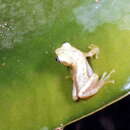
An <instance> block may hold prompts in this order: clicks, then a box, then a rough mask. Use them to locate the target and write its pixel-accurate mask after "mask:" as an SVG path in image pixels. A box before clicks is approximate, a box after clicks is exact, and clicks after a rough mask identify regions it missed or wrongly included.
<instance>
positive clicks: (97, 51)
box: [84, 44, 100, 59]
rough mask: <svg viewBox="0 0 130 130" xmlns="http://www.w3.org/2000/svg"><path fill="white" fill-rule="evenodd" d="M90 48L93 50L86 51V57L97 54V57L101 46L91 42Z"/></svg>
mask: <svg viewBox="0 0 130 130" xmlns="http://www.w3.org/2000/svg"><path fill="white" fill-rule="evenodd" d="M88 48H89V49H91V50H90V51H89V52H87V53H84V55H85V57H93V56H94V55H95V57H96V59H97V58H98V55H99V52H100V50H99V48H98V47H97V46H96V45H94V44H91V45H90V46H89V47H88Z"/></svg>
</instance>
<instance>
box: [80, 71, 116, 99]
mask: <svg viewBox="0 0 130 130" xmlns="http://www.w3.org/2000/svg"><path fill="white" fill-rule="evenodd" d="M113 72H115V70H112V71H111V72H110V73H107V72H104V73H103V75H102V77H101V78H100V79H98V77H97V78H95V79H94V80H93V81H92V80H91V84H90V87H88V89H86V90H84V91H80V93H79V95H78V96H79V98H81V99H85V98H88V97H90V96H93V95H95V94H96V93H97V92H98V91H99V90H100V88H102V87H103V86H104V84H106V83H114V82H115V81H114V80H109V78H110V76H111V74H112V73H113ZM95 76H96V75H95Z"/></svg>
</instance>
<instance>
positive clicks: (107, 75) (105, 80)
mask: <svg viewBox="0 0 130 130" xmlns="http://www.w3.org/2000/svg"><path fill="white" fill-rule="evenodd" d="M114 72H115V70H114V69H113V70H112V71H111V72H110V73H107V72H104V73H103V75H102V77H101V78H100V81H99V82H103V84H107V83H112V84H114V83H115V80H109V78H110V76H111V74H112V73H114Z"/></svg>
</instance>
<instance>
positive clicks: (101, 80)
mask: <svg viewBox="0 0 130 130" xmlns="http://www.w3.org/2000/svg"><path fill="white" fill-rule="evenodd" d="M88 48H89V49H90V50H89V51H88V52H83V51H80V50H79V49H77V48H76V47H74V46H72V45H71V44H70V43H68V42H65V43H63V44H62V45H61V47H60V48H57V49H56V50H55V54H56V61H57V62H59V63H61V64H63V65H65V66H67V67H70V68H71V75H72V80H73V85H72V99H73V100H74V101H78V100H80V99H87V98H89V97H91V96H94V95H95V94H96V93H98V92H99V90H100V89H101V88H102V87H103V86H104V85H105V84H106V83H115V81H114V80H110V79H109V78H110V77H111V74H112V73H113V72H115V70H114V69H112V71H110V72H109V73H108V72H104V73H103V74H102V76H99V75H98V74H97V73H95V72H94V70H93V69H92V67H91V66H90V63H89V62H88V59H90V58H92V57H95V58H96V59H98V56H99V52H100V49H99V48H98V47H97V46H96V45H94V44H90V45H89V47H88Z"/></svg>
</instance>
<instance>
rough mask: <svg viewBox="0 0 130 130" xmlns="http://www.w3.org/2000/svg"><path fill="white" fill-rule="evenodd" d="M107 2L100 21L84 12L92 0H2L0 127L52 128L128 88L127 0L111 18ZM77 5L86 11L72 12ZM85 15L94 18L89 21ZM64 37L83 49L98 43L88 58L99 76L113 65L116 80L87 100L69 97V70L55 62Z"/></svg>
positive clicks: (15, 129) (18, 129)
mask: <svg viewBox="0 0 130 130" xmlns="http://www.w3.org/2000/svg"><path fill="white" fill-rule="evenodd" d="M106 1H107V0H104V3H101V4H100V3H99V4H100V5H102V6H101V7H100V10H99V11H98V12H97V15H98V16H99V17H100V16H103V17H101V18H100V19H99V18H98V22H97V21H96V20H97V18H96V16H95V14H94V13H93V14H94V15H93V18H91V17H90V16H88V14H89V13H85V11H89V10H90V12H93V11H95V10H94V8H95V7H96V5H95V4H94V5H93V1H90V0H89V1H87V0H86V1H85V2H84V1H78V0H76V1H70V0H66V1H64V2H63V1H61V0H43V1H40V0H35V1H31V0H28V1H25V0H21V1H16V0H12V1H8V0H6V1H2V0H1V1H0V16H1V20H0V115H1V116H0V130H45V129H47V128H48V129H52V128H54V127H56V126H58V125H60V124H61V123H67V122H68V121H71V120H73V119H76V118H78V117H81V116H83V115H84V114H88V113H89V112H92V111H93V110H96V109H97V108H100V107H101V106H103V105H104V104H107V103H109V102H111V101H112V100H114V99H116V98H118V97H120V96H122V95H124V94H125V93H127V92H128V91H129V89H130V87H129V76H130V68H129V66H130V57H129V55H130V38H129V37H130V31H129V30H130V29H129V26H128V25H130V22H129V15H128V12H129V7H128V6H127V5H128V4H129V1H128V0H124V1H123V2H118V1H116V0H115V3H113V4H114V5H115V6H116V5H118V7H120V8H119V10H118V8H117V10H116V11H115V10H114V11H113V12H114V16H113V17H111V19H110V17H107V16H109V15H110V14H111V12H106V13H107V15H106V14H105V15H106V17H105V16H104V14H102V13H101V12H102V10H105V8H108V9H111V3H110V2H113V1H114V0H111V1H110V2H109V3H107V2H106ZM105 2H106V3H105ZM121 4H123V6H122V8H124V9H125V10H124V9H122V8H121V6H120V5H121ZM89 5H90V7H89ZM106 5H108V6H107V7H106ZM80 7H82V9H83V10H84V12H83V14H85V16H84V15H82V13H81V16H82V18H83V17H85V19H81V20H79V17H80V12H78V13H75V10H77V11H78V10H79V8H80ZM92 7H93V8H92ZM89 8H90V9H89ZM122 12H123V14H122ZM117 14H120V15H119V16H118V15H117ZM77 15H78V17H77ZM117 16H118V17H117ZM114 17H116V18H114ZM104 19H105V20H104ZM119 19H120V20H119ZM124 19H125V22H124V21H123V20H124ZM126 19H127V20H126ZM82 20H83V21H82ZM86 20H87V21H88V20H90V23H91V22H92V20H95V22H94V21H93V26H92V25H91V24H90V25H89V24H88V23H89V22H86ZM94 23H96V24H94ZM86 24H87V25H86ZM91 26H92V29H91ZM65 41H68V42H70V43H71V44H72V45H73V46H75V47H77V48H79V49H81V50H83V51H88V45H89V44H91V43H92V44H95V45H97V46H98V47H99V48H100V55H99V59H97V60H96V59H91V61H90V62H91V65H92V67H93V69H94V70H95V72H96V73H98V74H99V75H101V74H102V73H103V72H104V71H107V72H110V71H111V70H112V69H115V70H116V72H115V73H114V74H113V75H112V77H111V79H114V80H115V81H116V83H115V84H114V85H112V84H109V85H105V86H104V88H102V90H101V91H100V92H99V93H98V94H97V95H95V96H93V97H92V98H90V99H88V100H84V101H80V102H77V103H76V102H73V101H72V97H71V89H72V81H71V79H67V78H66V76H69V75H70V72H69V71H68V70H67V69H66V67H64V66H63V65H61V64H58V63H57V62H56V61H55V54H54V50H55V49H56V48H57V47H60V45H61V44H62V43H63V42H65ZM126 86H127V87H126Z"/></svg>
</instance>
